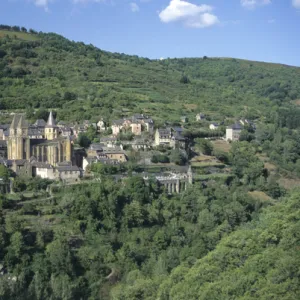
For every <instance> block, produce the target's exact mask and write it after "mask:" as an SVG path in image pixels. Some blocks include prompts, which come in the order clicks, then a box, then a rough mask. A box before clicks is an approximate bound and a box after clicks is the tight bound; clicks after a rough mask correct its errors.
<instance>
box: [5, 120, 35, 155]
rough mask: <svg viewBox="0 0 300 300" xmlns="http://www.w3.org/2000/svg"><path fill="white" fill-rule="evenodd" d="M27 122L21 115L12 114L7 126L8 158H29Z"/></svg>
mask: <svg viewBox="0 0 300 300" xmlns="http://www.w3.org/2000/svg"><path fill="white" fill-rule="evenodd" d="M29 158H30V141H29V139H28V123H27V121H26V120H25V117H24V116H23V115H14V118H13V120H12V123H11V125H10V128H9V139H8V159H12V160H14V159H29Z"/></svg>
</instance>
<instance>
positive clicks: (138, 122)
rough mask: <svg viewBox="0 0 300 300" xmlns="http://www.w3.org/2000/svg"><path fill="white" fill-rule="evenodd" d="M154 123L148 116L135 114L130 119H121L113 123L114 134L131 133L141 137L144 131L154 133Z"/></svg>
mask: <svg viewBox="0 0 300 300" xmlns="http://www.w3.org/2000/svg"><path fill="white" fill-rule="evenodd" d="M153 128H154V122H153V120H152V119H150V118H149V117H148V116H144V115H142V114H135V115H133V116H132V117H131V118H128V119H120V120H115V121H113V122H112V126H111V129H112V134H113V135H114V136H116V135H118V134H119V133H120V132H122V131H125V132H126V131H130V132H131V133H133V134H134V135H141V134H142V131H147V132H149V133H150V134H152V133H153Z"/></svg>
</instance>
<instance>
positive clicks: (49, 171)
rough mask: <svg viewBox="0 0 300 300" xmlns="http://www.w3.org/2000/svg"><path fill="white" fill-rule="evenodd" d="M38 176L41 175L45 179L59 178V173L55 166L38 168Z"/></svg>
mask: <svg viewBox="0 0 300 300" xmlns="http://www.w3.org/2000/svg"><path fill="white" fill-rule="evenodd" d="M36 176H40V177H41V178H44V179H46V178H47V179H52V180H55V179H57V174H56V173H55V170H54V168H38V167H37V168H36Z"/></svg>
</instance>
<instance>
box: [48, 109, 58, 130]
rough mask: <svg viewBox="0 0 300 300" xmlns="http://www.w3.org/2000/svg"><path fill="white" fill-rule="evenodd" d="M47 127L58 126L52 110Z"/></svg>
mask: <svg viewBox="0 0 300 300" xmlns="http://www.w3.org/2000/svg"><path fill="white" fill-rule="evenodd" d="M46 127H47V128H53V127H56V123H55V120H54V117H53V114H52V111H50V114H49V117H48V121H47V125H46Z"/></svg>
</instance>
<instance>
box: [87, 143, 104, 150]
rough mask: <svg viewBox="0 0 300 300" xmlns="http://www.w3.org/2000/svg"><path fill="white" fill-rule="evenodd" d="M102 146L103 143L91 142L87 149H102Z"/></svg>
mask: <svg viewBox="0 0 300 300" xmlns="http://www.w3.org/2000/svg"><path fill="white" fill-rule="evenodd" d="M103 146H104V145H103V144H91V145H90V148H89V150H96V151H102V150H103Z"/></svg>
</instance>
